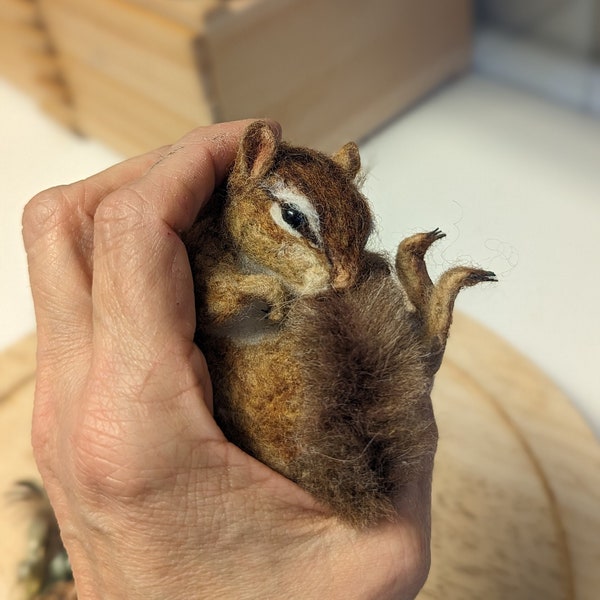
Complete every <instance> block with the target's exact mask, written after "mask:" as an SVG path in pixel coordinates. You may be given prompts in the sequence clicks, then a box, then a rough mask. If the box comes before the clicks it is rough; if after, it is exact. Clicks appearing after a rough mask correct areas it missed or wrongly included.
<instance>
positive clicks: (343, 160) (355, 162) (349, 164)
mask: <svg viewBox="0 0 600 600" xmlns="http://www.w3.org/2000/svg"><path fill="white" fill-rule="evenodd" d="M331 158H332V159H333V161H334V162H336V163H337V164H338V165H339V166H340V167H342V169H344V171H346V173H347V174H348V177H350V179H354V178H355V177H356V175H357V174H358V172H359V171H360V153H359V151H358V146H357V145H356V144H355V143H354V142H348V143H347V144H346V145H344V146H342V147H341V148H340V149H339V150H338V151H337V152H336V153H335V154H334V155H333V156H332V157H331Z"/></svg>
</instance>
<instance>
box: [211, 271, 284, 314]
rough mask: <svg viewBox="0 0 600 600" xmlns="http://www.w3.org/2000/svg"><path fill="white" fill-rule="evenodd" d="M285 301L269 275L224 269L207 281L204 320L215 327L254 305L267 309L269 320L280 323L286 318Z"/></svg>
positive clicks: (280, 289)
mask: <svg viewBox="0 0 600 600" xmlns="http://www.w3.org/2000/svg"><path fill="white" fill-rule="evenodd" d="M286 300H287V293H286V290H285V288H284V287H283V285H282V284H281V282H280V281H279V280H278V279H277V278H275V277H272V276H270V275H262V274H249V275H248V274H243V273H240V272H236V271H230V270H228V269H225V270H220V271H218V272H215V273H213V274H211V275H210V276H209V277H207V280H206V297H205V306H206V312H207V315H206V316H207V317H208V318H209V319H210V320H211V321H212V322H213V324H215V325H221V324H223V323H225V322H226V321H228V320H229V319H232V318H233V317H235V316H237V315H239V314H240V313H242V312H243V311H244V309H246V308H248V307H250V306H251V305H252V304H253V303H255V302H264V303H265V304H266V305H267V307H268V312H267V315H266V316H267V318H268V319H270V320H271V321H275V322H278V321H281V320H282V319H283V318H284V316H285V304H286Z"/></svg>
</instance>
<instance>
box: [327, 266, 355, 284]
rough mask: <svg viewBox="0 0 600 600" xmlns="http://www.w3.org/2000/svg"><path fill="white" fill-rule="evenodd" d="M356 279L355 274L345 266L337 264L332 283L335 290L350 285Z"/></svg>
mask: <svg viewBox="0 0 600 600" xmlns="http://www.w3.org/2000/svg"><path fill="white" fill-rule="evenodd" d="M353 280H354V274H353V273H352V272H351V271H350V270H348V269H346V268H345V267H343V266H337V267H336V268H335V271H334V273H333V280H332V282H331V285H332V287H333V289H334V290H341V289H343V288H346V287H349V286H350V285H351V284H352V282H353Z"/></svg>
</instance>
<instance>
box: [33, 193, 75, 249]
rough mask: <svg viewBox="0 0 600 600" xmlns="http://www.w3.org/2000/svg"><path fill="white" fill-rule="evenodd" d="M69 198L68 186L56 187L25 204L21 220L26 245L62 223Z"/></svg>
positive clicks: (66, 212) (66, 211)
mask: <svg viewBox="0 0 600 600" xmlns="http://www.w3.org/2000/svg"><path fill="white" fill-rule="evenodd" d="M69 196H70V193H69V186H58V187H54V188H50V189H48V190H45V191H43V192H40V193H39V194H37V195H36V196H34V197H33V198H32V199H31V200H30V201H29V202H28V203H27V205H26V206H25V209H24V211H23V219H22V226H23V236H24V239H25V243H26V245H31V244H32V243H34V242H35V241H37V240H38V239H39V238H41V237H44V236H45V235H46V234H48V233H49V232H50V231H52V230H54V229H56V228H57V226H58V225H59V224H60V223H62V222H63V221H64V219H65V218H66V216H67V214H68V209H69V204H70V202H69Z"/></svg>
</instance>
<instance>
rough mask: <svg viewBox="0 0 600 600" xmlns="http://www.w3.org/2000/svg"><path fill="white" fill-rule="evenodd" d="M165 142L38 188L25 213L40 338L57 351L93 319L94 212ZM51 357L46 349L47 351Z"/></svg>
mask: <svg viewBox="0 0 600 600" xmlns="http://www.w3.org/2000/svg"><path fill="white" fill-rule="evenodd" d="M167 151H168V147H164V148H161V149H159V150H156V151H154V152H150V153H147V154H145V155H143V156H139V157H136V158H132V159H130V160H127V161H124V162H123V163H120V164H118V165H115V166H113V167H111V168H109V169H107V170H105V171H103V172H101V173H98V174H97V175H94V176H92V177H89V178H87V179H84V180H81V181H78V182H76V183H73V184H70V185H64V186H59V187H55V188H51V189H49V190H46V191H44V192H41V193H40V194H37V195H36V196H35V197H34V198H33V199H32V200H31V201H30V202H29V203H28V204H27V206H26V207H25V211H24V213H23V241H24V244H25V249H26V251H27V258H28V264H29V275H30V281H31V290H32V294H33V300H34V306H35V310H36V320H37V327H38V338H39V339H38V343H41V344H42V346H48V347H49V349H50V351H51V352H52V353H54V354H56V353H62V352H63V349H64V347H65V342H68V344H66V345H67V346H68V349H69V351H68V353H69V354H71V355H72V349H73V345H74V342H75V340H77V339H79V338H80V337H82V336H83V337H85V335H84V334H85V331H83V329H84V328H85V327H87V328H88V329H89V326H90V323H91V256H92V245H93V213H94V211H95V207H96V206H97V205H98V204H99V203H100V201H101V200H102V199H103V198H104V197H105V196H106V195H107V194H109V193H111V192H112V191H114V190H115V189H117V188H118V187H120V186H122V185H123V184H124V183H126V182H127V181H130V180H132V179H136V178H138V177H140V176H141V175H143V173H145V172H147V170H148V169H149V168H150V167H151V166H152V165H153V164H155V163H156V162H157V161H158V160H160V158H162V156H164V154H166V152H167ZM43 356H45V357H47V356H48V354H47V353H43Z"/></svg>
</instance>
